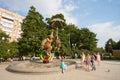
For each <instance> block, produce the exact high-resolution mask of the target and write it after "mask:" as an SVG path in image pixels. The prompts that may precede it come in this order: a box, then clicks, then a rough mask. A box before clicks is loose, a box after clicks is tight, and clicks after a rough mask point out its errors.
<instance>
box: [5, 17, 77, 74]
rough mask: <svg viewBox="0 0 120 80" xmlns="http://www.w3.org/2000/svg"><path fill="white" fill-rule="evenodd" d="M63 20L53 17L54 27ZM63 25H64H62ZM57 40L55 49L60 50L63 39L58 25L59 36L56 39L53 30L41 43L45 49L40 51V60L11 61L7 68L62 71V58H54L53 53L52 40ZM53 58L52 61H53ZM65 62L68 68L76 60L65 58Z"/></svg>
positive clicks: (26, 71) (21, 70)
mask: <svg viewBox="0 0 120 80" xmlns="http://www.w3.org/2000/svg"><path fill="white" fill-rule="evenodd" d="M61 22H62V23H63V21H62V20H61V19H58V18H57V19H53V20H52V21H51V25H52V27H54V26H58V23H60V24H62V23H61ZM61 27H63V25H61ZM53 41H55V42H56V47H55V50H56V51H59V50H60V47H61V41H60V39H59V37H58V27H57V36H56V39H55V37H54V36H53V32H51V34H49V35H48V37H47V38H46V39H44V40H43V41H42V43H41V46H42V48H43V50H42V51H41V52H40V55H39V56H40V60H36V61H18V62H13V63H11V64H10V65H9V66H8V67H7V68H6V70H8V71H10V72H17V73H27V74H28V73H32V74H33V73H41V74H44V73H53V72H60V62H61V61H60V60H59V59H55V60H52V59H53V57H54V53H51V50H52V49H53V47H52V42H53ZM51 60H52V61H51ZM64 62H65V64H66V65H67V69H69V70H70V69H73V68H75V63H76V62H75V61H73V60H67V59H65V60H64ZM44 63H46V64H44Z"/></svg>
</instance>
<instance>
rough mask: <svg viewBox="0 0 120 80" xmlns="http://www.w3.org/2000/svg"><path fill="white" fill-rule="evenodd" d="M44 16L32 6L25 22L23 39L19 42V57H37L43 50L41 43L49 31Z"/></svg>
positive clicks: (23, 24)
mask: <svg viewBox="0 0 120 80" xmlns="http://www.w3.org/2000/svg"><path fill="white" fill-rule="evenodd" d="M46 27H47V26H46V24H45V23H44V22H43V16H42V15H41V14H40V13H38V12H37V11H36V9H35V8H34V7H33V6H31V7H30V10H29V12H28V15H27V16H26V18H25V19H24V20H23V23H22V31H23V33H22V34H21V38H20V39H19V40H18V44H19V55H20V56H22V55H35V54H36V53H39V50H40V49H41V42H42V40H43V39H44V38H45V37H46V36H47V34H48V32H49V31H48V29H47V28H46Z"/></svg>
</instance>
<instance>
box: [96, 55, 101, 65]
mask: <svg viewBox="0 0 120 80" xmlns="http://www.w3.org/2000/svg"><path fill="white" fill-rule="evenodd" d="M96 56H97V63H98V65H100V61H101V56H100V54H99V53H97V55H96Z"/></svg>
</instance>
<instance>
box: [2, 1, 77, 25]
mask: <svg viewBox="0 0 120 80" xmlns="http://www.w3.org/2000/svg"><path fill="white" fill-rule="evenodd" d="M1 2H2V3H3V5H6V7H7V8H9V10H12V11H14V12H16V13H22V14H23V13H24V14H25V15H26V14H27V12H28V10H29V7H30V6H31V5H33V6H35V8H36V9H37V11H39V12H40V13H41V14H42V15H43V16H44V17H45V18H46V17H51V16H52V15H55V14H58V13H62V14H63V15H64V16H65V19H66V21H67V23H73V24H77V20H76V19H75V18H74V17H72V14H71V13H70V12H72V11H74V9H76V6H75V5H74V4H73V3H72V2H71V1H70V0H66V1H64V0H11V1H9V0H3V1H1ZM63 3H64V4H63Z"/></svg>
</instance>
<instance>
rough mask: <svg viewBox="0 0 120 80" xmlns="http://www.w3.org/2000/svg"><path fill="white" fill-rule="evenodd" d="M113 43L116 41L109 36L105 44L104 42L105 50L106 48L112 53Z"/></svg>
mask: <svg viewBox="0 0 120 80" xmlns="http://www.w3.org/2000/svg"><path fill="white" fill-rule="evenodd" d="M115 44H116V42H115V41H113V40H112V38H110V39H109V40H108V41H107V42H106V44H105V50H106V52H108V53H112V49H114V47H115Z"/></svg>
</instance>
